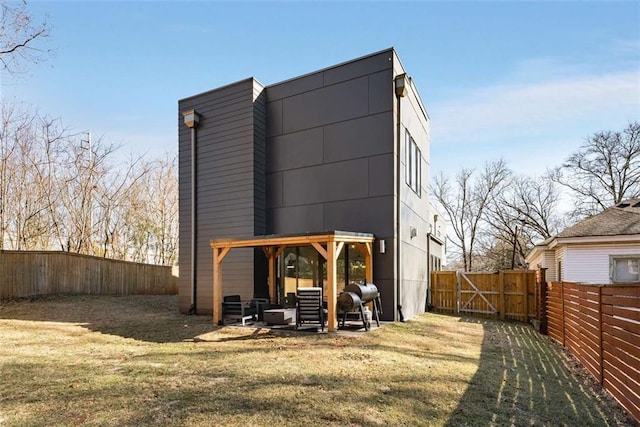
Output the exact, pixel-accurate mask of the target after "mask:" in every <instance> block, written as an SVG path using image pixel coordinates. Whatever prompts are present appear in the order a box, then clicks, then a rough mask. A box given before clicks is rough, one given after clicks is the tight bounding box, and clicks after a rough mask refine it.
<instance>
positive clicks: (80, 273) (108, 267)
mask: <svg viewBox="0 0 640 427" xmlns="http://www.w3.org/2000/svg"><path fill="white" fill-rule="evenodd" d="M0 278H2V282H1V283H0V300H6V299H12V298H26V297H31V296H36V295H51V294H59V293H84V294H95V295H127V294H128V295H131V294H155V295H160V294H165V295H175V294H177V293H178V280H177V277H175V276H173V275H172V273H171V267H168V266H161V265H149V264H138V263H134V262H127V261H120V260H113V259H107V258H99V257H93V256H88V255H79V254H74V253H69V252H56V251H52V252H45V251H42V252H41V251H38V252H31V251H2V252H0Z"/></svg>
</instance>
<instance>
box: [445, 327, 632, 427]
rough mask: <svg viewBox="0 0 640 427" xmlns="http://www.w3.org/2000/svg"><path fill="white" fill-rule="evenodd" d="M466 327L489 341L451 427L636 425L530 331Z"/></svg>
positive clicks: (562, 355) (565, 357)
mask: <svg viewBox="0 0 640 427" xmlns="http://www.w3.org/2000/svg"><path fill="white" fill-rule="evenodd" d="M460 321H462V322H473V323H480V324H482V327H483V331H484V337H483V342H482V349H481V355H480V360H479V365H478V370H477V372H476V373H475V375H474V376H473V378H472V380H471V382H470V384H469V386H468V387H467V390H466V392H465V393H464V395H463V396H462V398H461V399H460V402H459V405H458V407H457V408H456V409H455V410H454V411H453V413H452V415H451V417H450V419H449V421H448V423H447V424H446V425H447V426H452V427H453V426H460V425H482V426H484V425H515V426H520V425H554V426H556V425H571V426H573V425H580V426H610V425H616V426H617V425H635V424H633V421H632V420H631V419H630V418H628V416H627V415H626V414H625V413H624V412H623V411H622V410H621V409H619V407H618V406H617V405H615V404H612V402H611V398H610V397H609V396H607V395H605V394H604V393H603V392H602V391H601V389H600V388H599V386H598V385H597V383H596V382H595V380H593V379H592V378H591V377H590V376H589V375H588V374H587V373H586V371H584V370H583V369H581V368H580V366H579V365H578V363H577V362H575V361H574V360H573V359H572V358H571V357H570V356H568V355H567V354H566V353H565V352H564V351H563V350H562V348H561V347H559V346H558V345H557V344H555V343H553V342H551V341H550V340H549V339H548V338H546V337H544V336H542V335H540V334H538V333H537V332H535V330H533V329H532V328H531V327H530V326H528V325H524V324H520V323H515V322H514V323H510V322H499V321H494V320H479V319H473V318H462V319H461V320H460ZM607 400H608V402H605V401H607ZM611 408H613V410H612V409H611Z"/></svg>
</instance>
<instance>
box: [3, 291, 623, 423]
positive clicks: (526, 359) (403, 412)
mask: <svg viewBox="0 0 640 427" xmlns="http://www.w3.org/2000/svg"><path fill="white" fill-rule="evenodd" d="M176 306H177V300H176V298H175V297H165V296H162V297H143V296H138V297H92V296H63V297H55V298H46V299H39V300H35V301H21V302H11V303H5V304H2V305H1V306H0V336H1V337H2V346H1V347H0V360H1V361H2V364H1V366H0V424H4V425H74V424H77V425H141V424H142V425H149V424H160V425H261V426H268V425H275V424H278V425H305V424H307V425H372V426H375V425H385V426H389V425H393V426H396V425H412V426H416V425H452V426H454V425H563V424H565V425H625V424H629V423H630V422H631V421H630V420H629V419H627V418H625V416H624V414H623V413H621V412H620V411H619V409H618V408H617V407H616V406H615V405H613V404H612V403H611V401H610V400H609V399H608V398H607V397H606V396H605V395H603V394H602V393H600V392H598V391H595V390H594V389H593V387H592V383H590V381H589V379H588V378H587V377H583V376H578V377H576V376H575V375H574V374H572V371H571V369H570V367H571V366H569V365H568V363H569V362H570V359H568V358H567V357H566V356H565V355H564V354H563V353H561V352H559V351H558V348H557V346H555V345H554V344H552V343H550V342H549V341H548V340H546V339H544V338H543V337H540V336H538V335H536V334H535V333H533V332H532V331H531V329H530V328H528V327H527V326H525V325H519V324H512V323H500V322H494V321H476V320H473V319H464V318H462V319H461V318H456V317H450V316H441V315H434V314H425V315H423V316H421V317H419V318H417V319H415V320H412V321H410V322H406V323H402V324H401V323H394V324H389V325H387V326H385V327H383V328H380V329H377V330H374V331H372V332H370V333H362V335H356V336H351V335H349V336H346V335H340V334H307V333H299V334H298V333H295V332H272V331H270V330H267V329H255V328H236V327H222V328H215V327H214V326H213V325H212V324H211V318H210V317H209V316H184V315H181V314H179V313H178V312H177V308H176Z"/></svg>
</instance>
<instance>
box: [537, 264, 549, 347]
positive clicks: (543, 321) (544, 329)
mask: <svg viewBox="0 0 640 427" xmlns="http://www.w3.org/2000/svg"><path fill="white" fill-rule="evenodd" d="M538 271H539V275H538V288H539V298H538V320H540V332H541V333H542V334H544V335H547V334H548V332H549V331H548V323H547V269H546V268H541V269H540V270H538Z"/></svg>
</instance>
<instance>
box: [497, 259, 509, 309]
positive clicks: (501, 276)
mask: <svg viewBox="0 0 640 427" xmlns="http://www.w3.org/2000/svg"><path fill="white" fill-rule="evenodd" d="M498 276H499V277H498V286H500V289H499V290H500V296H499V298H498V306H499V307H498V310H499V312H500V313H499V314H500V320H504V318H505V311H507V308H506V303H505V300H504V272H503V271H502V270H500V273H498Z"/></svg>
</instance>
